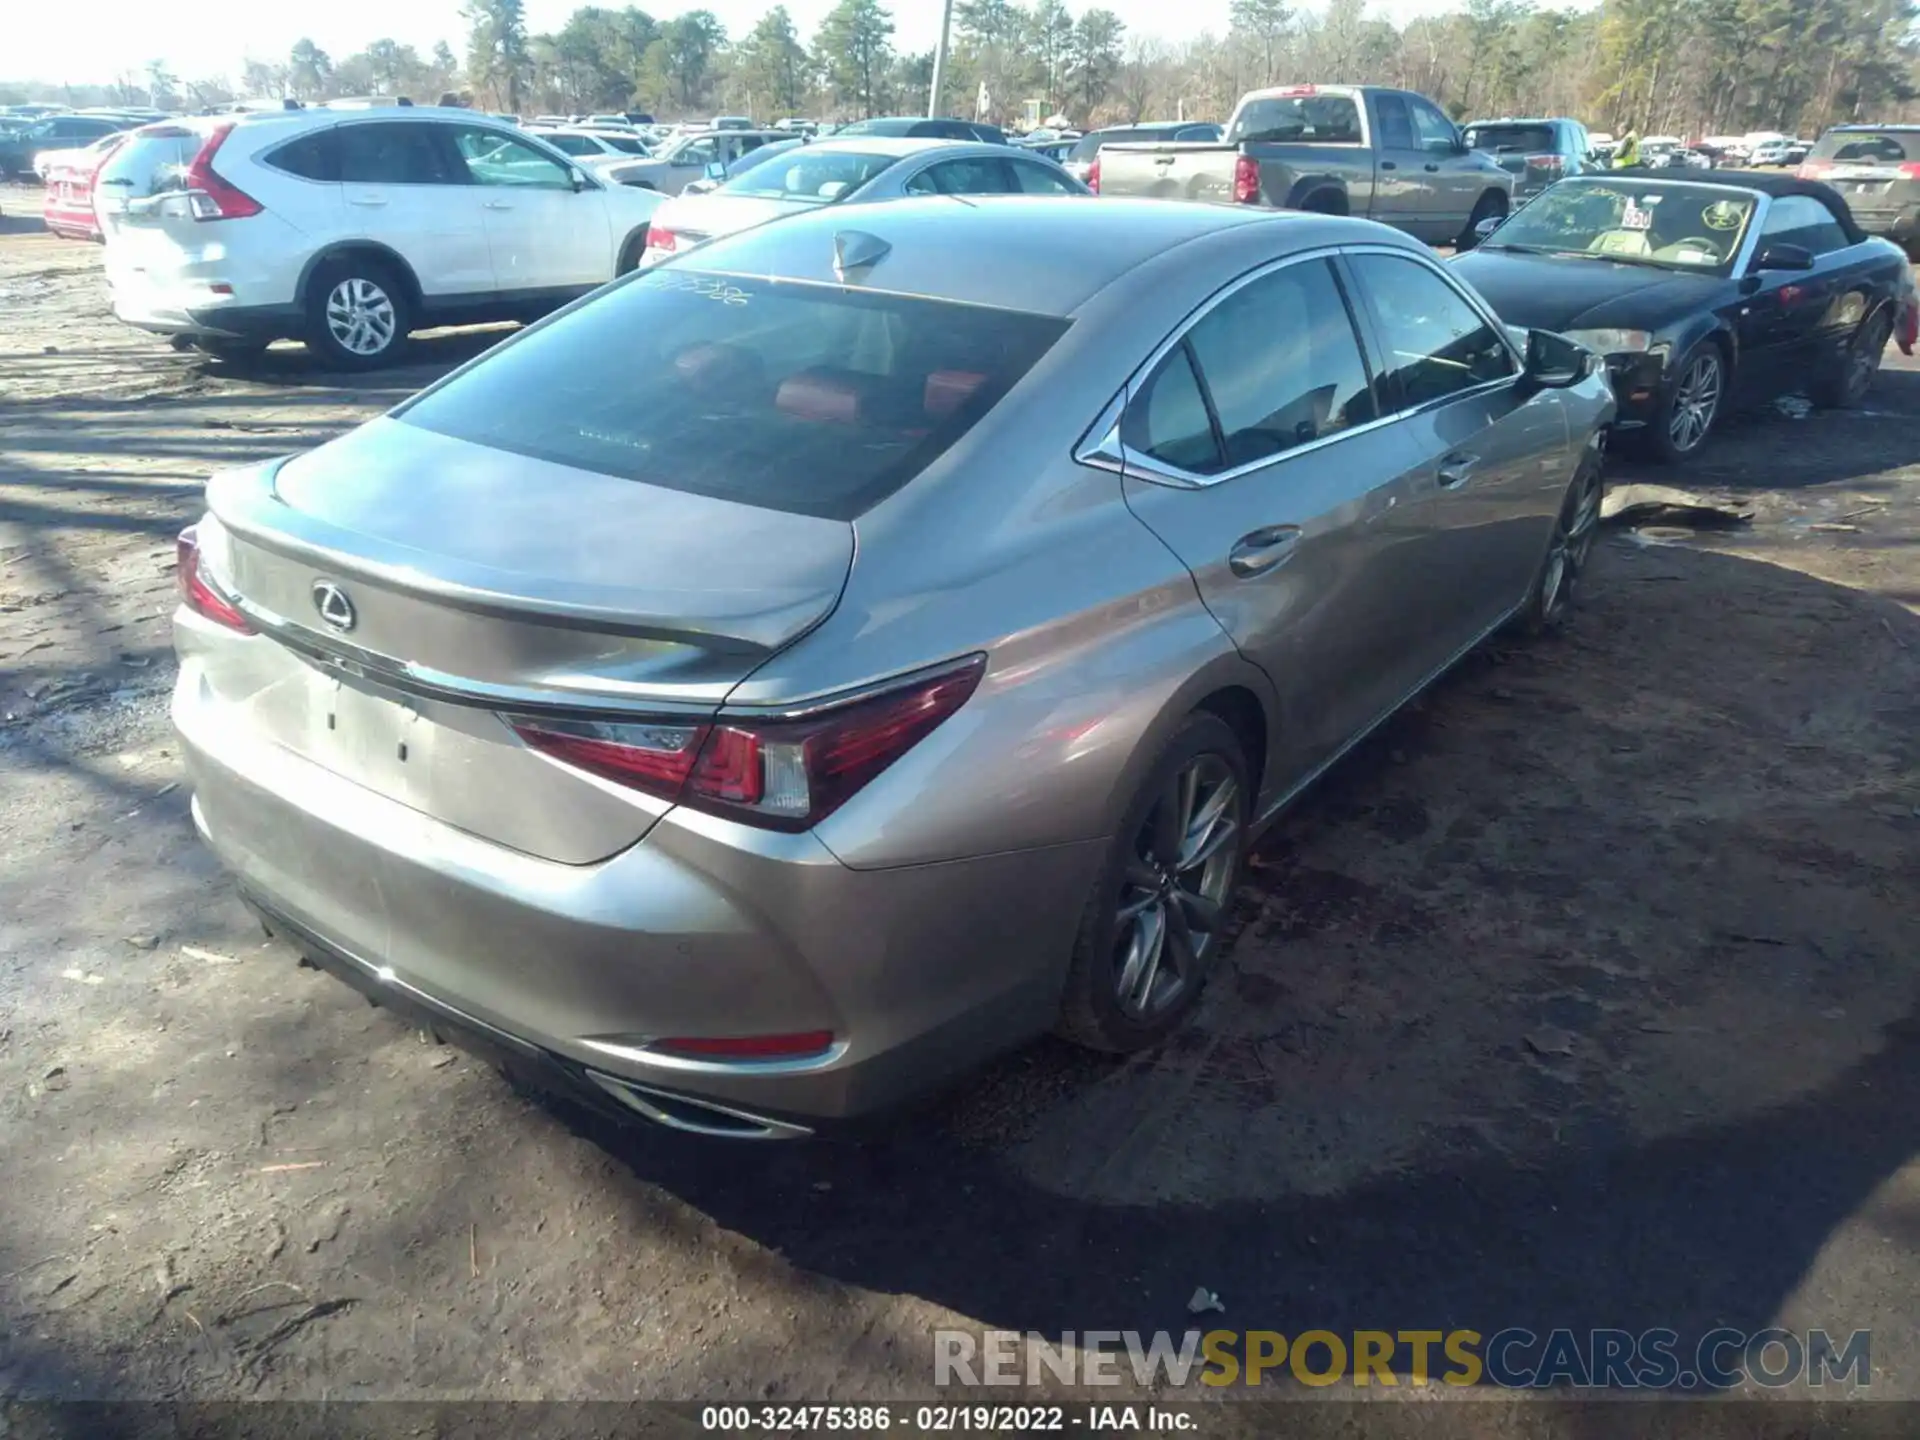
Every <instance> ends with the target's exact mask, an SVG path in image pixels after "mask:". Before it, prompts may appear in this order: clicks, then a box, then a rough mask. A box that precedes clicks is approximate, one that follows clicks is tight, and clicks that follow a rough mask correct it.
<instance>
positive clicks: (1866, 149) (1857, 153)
mask: <svg viewBox="0 0 1920 1440" xmlns="http://www.w3.org/2000/svg"><path fill="white" fill-rule="evenodd" d="M1809 158H1810V159H1814V160H1851V161H1854V162H1856V163H1863V164H1880V165H1899V164H1903V163H1904V162H1906V161H1908V160H1920V134H1903V133H1901V132H1899V131H1891V132H1882V133H1879V134H1868V133H1865V132H1862V131H1859V130H1829V131H1828V132H1827V133H1826V134H1824V135H1822V136H1821V137H1820V143H1819V144H1818V145H1815V146H1814V147H1813V154H1812V155H1811V156H1810V157H1809Z"/></svg>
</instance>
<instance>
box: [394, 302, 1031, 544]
mask: <svg viewBox="0 0 1920 1440" xmlns="http://www.w3.org/2000/svg"><path fill="white" fill-rule="evenodd" d="M1066 327H1067V322H1066V321H1064V320H1061V319H1058V318H1055V317H1051V316H1043V315H1030V314H1024V313H1020V312H1015V311H1007V310H996V309H987V308H985V307H980V306H972V305H958V304H953V303H950V302H946V301H938V300H928V299H923V298H919V297H909V296H899V295H884V294H876V293H872V292H869V291H847V290H842V289H841V288H839V287H838V286H830V285H808V284H800V283H796V282H792V281H779V280H766V279H760V278H754V277H749V276H734V275H718V274H710V273H706V272H702V271H697V270H688V269H685V268H682V267H681V266H677V265H670V266H664V267H662V268H660V269H658V270H653V271H647V272H644V273H643V274H641V275H640V276H639V277H638V278H637V279H634V280H630V281H628V282H626V283H625V284H622V285H620V286H619V287H617V288H615V289H613V290H610V291H608V292H607V293H606V294H604V295H602V296H600V297H598V298H597V299H595V300H594V301H593V302H592V303H591V304H587V305H583V306H581V307H579V308H578V309H574V310H570V311H568V312H567V313H565V314H564V315H562V316H560V317H559V318H558V319H556V320H554V321H552V322H550V323H548V324H545V325H542V326H539V327H537V328H535V329H533V330H530V331H528V332H526V333H525V334H524V335H522V336H520V337H519V338H517V339H515V340H514V341H513V342H512V343H510V344H508V345H506V346H503V347H502V348H501V349H500V350H498V351H497V352H495V353H494V354H493V355H492V356H490V357H489V358H487V359H486V360H484V361H482V362H480V363H479V364H477V365H475V366H474V367H473V368H472V369H471V370H467V371H465V372H463V373H461V374H459V375H457V376H455V377H454V378H453V379H451V380H449V381H448V382H447V383H445V384H444V385H442V386H440V387H438V388H436V389H433V390H430V391H428V392H427V393H426V394H424V395H421V396H420V397H419V398H418V399H416V400H414V401H412V402H411V403H410V404H407V405H405V406H403V407H401V409H399V410H397V411H396V412H394V413H395V415H396V417H397V418H399V419H400V420H402V421H404V422H405V423H407V424H409V425H418V426H420V427H421V428H423V429H426V430H432V431H435V432H437V433H439V434H443V435H451V436H454V437H455V438H457V439H461V440H468V441H472V442H473V443H475V444H479V445H487V446H491V447H493V448H494V449H498V450H506V451H510V452H512V453H515V454H520V455H529V456H533V457H535V458H537V459H542V460H550V461H555V462H557V463H559V464H563V465H571V466H576V467H578V468H580V469H583V470H592V471H596V472H599V473H601V474H606V475H617V476H621V477H623V478H626V479H631V480H641V481H645V482H646V483H648V484H652V485H660V486H664V487H666V488H668V489H672V490H683V491H687V492H690V493H693V494H697V495H710V496H715V497H718V498H721V499H727V500H737V501H740V502H742V503H745V504H749V505H758V506H762V507H765V508H767V509H772V510H785V511H790V512H793V513H795V514H801V515H817V516H821V517H824V518H827V519H835V520H851V519H853V518H854V517H855V516H857V515H859V514H861V513H862V512H863V511H865V510H867V509H869V508H871V507H872V506H873V505H875V504H877V503H878V502H879V501H880V500H882V499H884V498H885V497H886V496H887V495H889V494H891V493H893V492H894V491H895V490H897V489H898V488H899V487H900V486H902V485H904V484H906V483H907V482H908V481H909V480H911V479H912V478H913V477H914V476H916V475H918V474H919V473H920V472H921V471H922V470H924V469H925V468H926V467H927V466H928V465H930V464H931V463H932V462H933V461H934V460H935V459H936V458H937V457H938V456H940V455H941V454H942V453H943V452H944V451H945V450H946V449H947V448H948V447H949V446H950V445H952V444H953V443H954V441H956V440H957V439H959V438H960V436H962V435H964V434H965V433H966V432H967V431H968V430H970V429H971V428H972V427H973V426H974V425H975V424H976V423H978V421H979V420H980V419H981V417H982V416H984V415H985V414H987V412H988V411H990V410H991V409H992V408H993V406H994V405H995V404H997V403H998V402H999V400H1000V398H1001V397H1002V396H1003V395H1005V394H1006V392H1007V391H1008V390H1009V389H1010V388H1012V387H1013V386H1014V385H1015V384H1017V383H1018V382H1019V380H1020V379H1021V377H1022V376H1024V375H1025V374H1026V373H1027V371H1028V370H1030V369H1031V368H1032V367H1033V365H1034V363H1035V362H1036V361H1037V360H1039V358H1040V357H1041V356H1042V355H1044V354H1045V353H1046V351H1047V350H1048V349H1049V348H1050V347H1051V346H1052V345H1053V344H1054V342H1055V341H1056V340H1058V339H1059V337H1060V335H1061V334H1062V333H1063V332H1064V331H1065V330H1066ZM609 356H618V357H619V363H618V364H617V365H610V364H609V362H608V357H609Z"/></svg>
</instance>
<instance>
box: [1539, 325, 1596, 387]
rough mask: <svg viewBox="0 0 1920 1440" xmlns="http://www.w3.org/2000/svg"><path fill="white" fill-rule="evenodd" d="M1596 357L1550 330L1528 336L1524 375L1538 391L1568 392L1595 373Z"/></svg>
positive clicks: (1584, 348)
mask: <svg viewBox="0 0 1920 1440" xmlns="http://www.w3.org/2000/svg"><path fill="white" fill-rule="evenodd" d="M1593 364H1594V355H1593V352H1592V351H1591V350H1589V349H1587V348H1586V347H1585V346H1584V345H1578V344H1575V343H1574V342H1573V341H1571V340H1569V339H1567V337H1566V336H1564V335H1556V334H1555V333H1554V332H1553V331H1551V330H1529V331H1528V332H1527V363H1526V367H1525V369H1524V370H1522V372H1521V375H1522V377H1523V378H1524V379H1525V380H1526V382H1527V384H1528V385H1529V386H1530V387H1531V388H1532V389H1535V390H1565V389H1567V388H1568V387H1569V386H1572V385H1578V384H1579V383H1580V382H1581V381H1582V380H1584V379H1586V378H1587V376H1589V375H1591V374H1592V373H1593Z"/></svg>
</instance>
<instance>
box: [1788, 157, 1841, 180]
mask: <svg viewBox="0 0 1920 1440" xmlns="http://www.w3.org/2000/svg"><path fill="white" fill-rule="evenodd" d="M1794 173H1795V174H1796V175H1798V176H1799V177H1800V178H1801V179H1802V180H1819V179H1822V178H1824V177H1825V176H1827V175H1830V174H1832V173H1833V163H1832V162H1831V161H1828V160H1803V161H1801V162H1800V168H1799V169H1798V170H1796V171H1795V172H1794Z"/></svg>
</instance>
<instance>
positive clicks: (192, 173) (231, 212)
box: [184, 121, 265, 220]
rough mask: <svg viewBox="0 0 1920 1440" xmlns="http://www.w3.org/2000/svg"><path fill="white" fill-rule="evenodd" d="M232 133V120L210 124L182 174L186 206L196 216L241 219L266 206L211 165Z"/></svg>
mask: <svg viewBox="0 0 1920 1440" xmlns="http://www.w3.org/2000/svg"><path fill="white" fill-rule="evenodd" d="M232 133H233V122H232V121H228V122H227V123H226V124H225V125H216V126H214V127H213V131H212V133H210V134H209V135H208V136H207V138H206V142H205V143H204V144H202V145H201V147H200V151H199V153H198V154H197V155H195V156H194V157H193V159H192V160H191V161H190V162H189V163H188V165H187V173H186V175H185V177H184V180H185V188H186V192H187V206H188V208H189V209H190V210H191V211H192V213H193V218H194V219H196V220H244V219H245V218H246V217H247V216H249V215H258V214H259V213H260V212H261V210H263V209H264V208H265V207H264V206H262V205H261V203H260V202H259V201H258V200H256V199H254V198H253V197H252V196H251V195H249V194H247V193H246V192H245V191H243V190H241V189H240V188H239V187H238V186H236V185H232V184H230V183H228V181H227V180H225V179H224V178H223V177H222V176H221V175H219V174H218V173H217V172H216V171H215V170H214V168H213V157H214V156H215V155H216V154H218V153H219V151H220V147H221V146H222V145H224V144H225V143H226V140H227V136H229V135H231V134H232Z"/></svg>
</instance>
